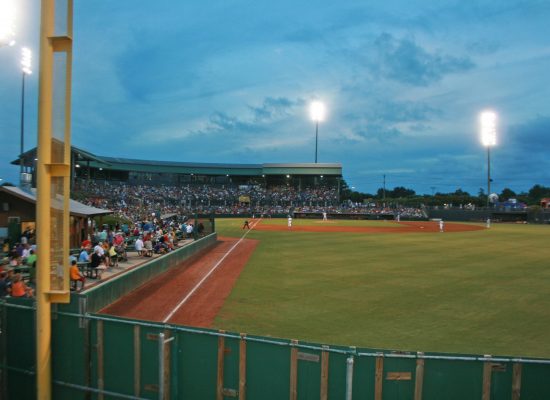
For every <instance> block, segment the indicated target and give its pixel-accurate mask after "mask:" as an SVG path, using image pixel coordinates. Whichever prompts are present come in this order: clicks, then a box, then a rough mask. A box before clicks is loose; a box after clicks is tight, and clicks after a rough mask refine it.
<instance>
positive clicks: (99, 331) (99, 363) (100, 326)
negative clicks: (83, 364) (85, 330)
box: [97, 320, 105, 400]
mask: <svg viewBox="0 0 550 400" xmlns="http://www.w3.org/2000/svg"><path fill="white" fill-rule="evenodd" d="M103 373H104V371H103V321H101V320H100V321H97V388H98V389H99V390H100V391H101V392H100V393H99V394H98V395H97V398H98V400H103V389H104V385H105V383H104V381H103Z"/></svg>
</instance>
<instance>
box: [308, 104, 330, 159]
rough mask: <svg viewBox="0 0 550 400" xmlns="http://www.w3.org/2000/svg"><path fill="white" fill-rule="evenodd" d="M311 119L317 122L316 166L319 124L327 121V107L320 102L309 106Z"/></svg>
mask: <svg viewBox="0 0 550 400" xmlns="http://www.w3.org/2000/svg"><path fill="white" fill-rule="evenodd" d="M309 113H310V115H311V119H312V120H313V121H314V122H315V164H317V147H318V143H319V122H323V121H324V120H325V114H326V109H325V105H324V104H323V103H321V102H320V101H314V102H313V103H311V105H310V106H309Z"/></svg>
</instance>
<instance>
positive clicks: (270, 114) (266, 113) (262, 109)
mask: <svg viewBox="0 0 550 400" xmlns="http://www.w3.org/2000/svg"><path fill="white" fill-rule="evenodd" d="M303 104H304V100H302V99H298V100H290V99H287V98H285V97H276V98H275V97H266V98H265V100H264V102H263V104H262V105H261V106H259V107H254V106H249V108H250V111H252V114H253V120H254V121H255V122H266V121H270V120H273V119H281V118H285V117H288V116H290V115H292V113H293V110H294V108H295V107H297V106H302V105H303Z"/></svg>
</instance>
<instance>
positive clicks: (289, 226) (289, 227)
mask: <svg viewBox="0 0 550 400" xmlns="http://www.w3.org/2000/svg"><path fill="white" fill-rule="evenodd" d="M291 228H292V217H291V216H290V215H289V216H288V229H291Z"/></svg>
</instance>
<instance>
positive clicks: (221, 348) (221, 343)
mask: <svg viewBox="0 0 550 400" xmlns="http://www.w3.org/2000/svg"><path fill="white" fill-rule="evenodd" d="M219 332H220V336H218V379H217V384H216V400H223V372H224V371H223V366H224V356H225V337H224V336H223V334H224V333H225V331H223V330H221V331H219Z"/></svg>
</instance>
